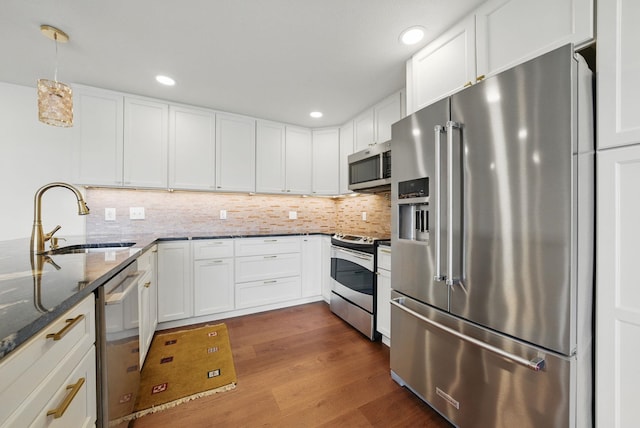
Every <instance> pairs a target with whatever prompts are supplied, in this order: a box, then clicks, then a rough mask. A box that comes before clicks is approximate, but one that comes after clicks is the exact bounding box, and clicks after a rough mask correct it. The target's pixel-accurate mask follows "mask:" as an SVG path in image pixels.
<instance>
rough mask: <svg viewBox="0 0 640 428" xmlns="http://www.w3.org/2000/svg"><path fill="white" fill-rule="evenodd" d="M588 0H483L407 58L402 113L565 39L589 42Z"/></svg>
mask: <svg viewBox="0 0 640 428" xmlns="http://www.w3.org/2000/svg"><path fill="white" fill-rule="evenodd" d="M593 3H594V1H593V0H540V1H530V0H489V1H487V2H486V3H484V4H482V5H481V6H480V7H479V8H478V9H477V10H476V11H475V12H474V13H473V14H471V15H469V16H467V17H466V18H465V19H463V20H462V21H460V22H459V23H458V24H457V25H456V26H454V27H452V28H451V29H449V30H448V31H446V32H445V33H444V34H443V35H441V36H440V37H438V38H437V39H436V40H434V41H433V42H431V43H429V44H428V45H427V46H426V47H424V48H423V49H422V50H420V51H419V52H418V53H416V54H415V55H414V56H413V57H412V58H411V59H409V61H407V113H413V112H415V111H417V110H420V109H421V108H423V107H426V106H428V105H429V104H432V103H433V102H435V101H437V100H439V99H441V98H444V97H446V96H448V95H451V94H452V93H454V92H457V91H459V90H460V89H462V88H463V87H465V86H469V85H472V84H474V83H476V82H477V81H480V80H482V79H484V78H485V77H488V76H490V75H493V74H496V73H499V72H500V71H503V70H505V69H507V68H511V67H513V66H515V65H517V64H520V63H522V62H524V61H527V60H529V59H532V58H534V57H536V56H539V55H541V54H543V53H545V52H548V51H550V50H553V49H555V48H557V47H559V46H562V45H564V44H567V43H574V44H575V45H576V46H577V47H583V46H585V45H587V44H589V43H591V42H592V41H593V40H594V9H593V7H594V6H593Z"/></svg>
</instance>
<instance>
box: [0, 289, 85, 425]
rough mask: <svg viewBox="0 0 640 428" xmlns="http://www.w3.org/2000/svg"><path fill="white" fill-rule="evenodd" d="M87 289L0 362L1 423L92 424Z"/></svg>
mask: <svg viewBox="0 0 640 428" xmlns="http://www.w3.org/2000/svg"><path fill="white" fill-rule="evenodd" d="M95 337H96V336H95V301H94V296H93V294H91V295H89V296H87V297H86V298H85V299H84V300H83V301H82V302H81V303H79V304H78V305H76V306H75V307H74V308H72V309H70V310H69V311H67V312H66V313H65V314H63V315H62V316H61V317H59V318H58V319H57V320H56V321H54V322H53V323H51V324H50V325H49V326H47V327H46V328H45V329H43V331H42V332H41V333H38V334H37V335H36V336H34V337H32V338H31V339H30V340H29V341H28V342H27V343H25V344H23V345H22V346H21V347H20V348H19V349H17V350H15V351H13V352H12V353H11V354H10V355H9V356H7V357H6V358H5V359H3V360H2V363H0V379H2V381H1V383H0V402H1V403H2V406H0V426H1V427H7V428H8V427H27V426H32V427H45V426H46V427H90V426H95V423H96V418H97V409H96V351H95Z"/></svg>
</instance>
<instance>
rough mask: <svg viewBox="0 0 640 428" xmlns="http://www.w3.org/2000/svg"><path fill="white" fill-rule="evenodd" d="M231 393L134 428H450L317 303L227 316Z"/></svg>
mask: <svg viewBox="0 0 640 428" xmlns="http://www.w3.org/2000/svg"><path fill="white" fill-rule="evenodd" d="M224 322H225V323H226V324H227V327H228V329H229V335H230V338H231V347H232V348H233V355H234V362H235V365H236V372H237V376H238V384H237V387H236V389H235V390H233V391H229V392H223V393H220V394H215V395H213V396H210V397H205V398H200V399H197V400H194V401H191V402H188V403H185V404H181V405H179V406H177V407H174V408H172V409H168V410H165V411H163V412H160V413H156V414H151V415H147V416H144V417H143V418H141V419H138V420H137V421H135V422H134V424H133V426H134V427H135V428H145V427H190V428H191V427H255V426H267V427H447V428H448V427H450V425H449V424H448V423H447V421H446V420H444V419H443V418H442V417H441V416H440V415H439V414H437V413H436V412H435V411H433V410H432V409H431V408H430V407H429V406H428V405H426V404H425V403H423V402H422V401H421V400H419V399H418V398H417V397H416V396H414V395H413V394H412V393H411V392H409V391H408V390H407V389H405V388H401V387H400V386H399V385H398V384H396V383H395V382H394V381H393V380H391V377H390V375H389V348H387V347H386V346H385V345H383V344H382V343H380V342H370V341H369V340H368V339H366V338H365V337H364V336H363V335H361V334H360V333H358V332H357V331H355V330H354V329H353V328H351V327H350V326H348V325H347V324H345V323H344V322H343V321H342V320H341V319H340V318H338V317H336V316H335V315H333V314H332V313H331V312H330V310H329V307H328V305H327V304H326V303H324V302H319V303H312V304H308V305H303V306H296V307H293V308H287V309H281V310H277V311H271V312H265V313H261V314H254V315H249V316H244V317H238V318H231V319H228V320H225V321H224Z"/></svg>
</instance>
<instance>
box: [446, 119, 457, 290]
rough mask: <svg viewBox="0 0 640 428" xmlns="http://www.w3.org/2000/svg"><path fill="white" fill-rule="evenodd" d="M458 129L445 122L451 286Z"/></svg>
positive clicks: (453, 280) (449, 282) (450, 279)
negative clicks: (455, 149)
mask: <svg viewBox="0 0 640 428" xmlns="http://www.w3.org/2000/svg"><path fill="white" fill-rule="evenodd" d="M454 128H456V129H459V128H460V124H459V123H457V122H453V121H451V120H450V121H448V122H447V128H446V132H447V275H446V278H447V285H449V286H453V285H455V284H457V283H458V282H459V280H458V279H457V278H454V277H453V129H454Z"/></svg>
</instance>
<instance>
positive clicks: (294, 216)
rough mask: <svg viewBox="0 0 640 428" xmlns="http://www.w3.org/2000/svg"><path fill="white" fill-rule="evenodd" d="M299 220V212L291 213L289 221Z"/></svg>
mask: <svg viewBox="0 0 640 428" xmlns="http://www.w3.org/2000/svg"><path fill="white" fill-rule="evenodd" d="M297 218H298V211H289V220H296V219H297Z"/></svg>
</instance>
